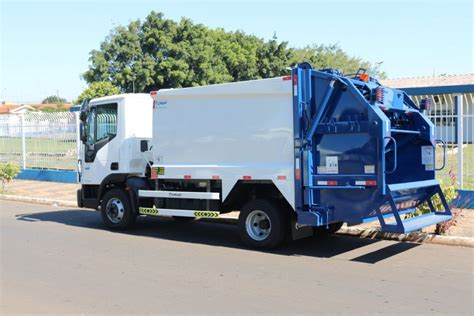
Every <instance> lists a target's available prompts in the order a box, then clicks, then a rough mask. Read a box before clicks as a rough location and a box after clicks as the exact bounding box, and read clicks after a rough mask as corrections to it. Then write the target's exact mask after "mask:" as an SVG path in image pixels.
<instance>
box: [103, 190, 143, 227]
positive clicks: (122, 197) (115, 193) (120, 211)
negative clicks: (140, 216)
mask: <svg viewBox="0 0 474 316" xmlns="http://www.w3.org/2000/svg"><path fill="white" fill-rule="evenodd" d="M100 213H101V215H102V220H103V222H104V223H105V225H106V226H107V227H108V228H110V229H116V230H124V229H127V228H130V227H132V226H133V224H135V221H136V218H137V216H136V214H135V213H134V212H133V210H132V207H131V203H130V197H129V195H128V193H127V192H126V191H124V190H122V189H112V190H110V191H109V192H107V193H106V194H105V195H104V198H103V199H102V204H101V206H100Z"/></svg>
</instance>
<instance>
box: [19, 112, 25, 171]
mask: <svg viewBox="0 0 474 316" xmlns="http://www.w3.org/2000/svg"><path fill="white" fill-rule="evenodd" d="M20 126H21V158H22V167H23V169H26V136H25V114H24V113H22V114H21V115H20Z"/></svg>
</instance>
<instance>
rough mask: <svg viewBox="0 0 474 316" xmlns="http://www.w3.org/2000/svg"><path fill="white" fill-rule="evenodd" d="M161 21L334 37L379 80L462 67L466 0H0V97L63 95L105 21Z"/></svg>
mask: <svg viewBox="0 0 474 316" xmlns="http://www.w3.org/2000/svg"><path fill="white" fill-rule="evenodd" d="M151 10H155V11H161V12H163V13H164V14H165V17H166V18H171V19H174V20H179V19H180V18H181V17H183V16H185V17H189V18H191V19H192V20H193V21H194V22H196V23H203V24H205V25H208V26H210V27H223V28H225V29H226V30H237V29H239V30H243V31H245V32H246V33H251V34H255V35H257V36H259V37H263V38H265V39H269V38H271V37H272V36H273V34H274V33H275V32H276V34H277V36H278V38H279V39H280V40H285V41H288V42H289V44H290V46H294V47H299V46H305V45H308V44H312V43H317V44H332V43H338V44H339V45H340V46H341V47H342V48H343V49H344V50H345V51H347V52H348V53H349V54H351V55H355V56H359V57H362V58H363V59H366V60H368V61H371V62H379V61H383V64H382V66H381V69H382V70H384V71H385V72H386V73H387V74H388V75H389V77H391V78H396V77H413V76H431V75H432V74H433V73H435V74H443V73H446V74H460V73H472V72H474V70H473V53H474V47H473V45H474V44H473V35H474V34H473V33H474V30H473V29H474V25H473V23H474V22H473V4H472V1H470V0H455V1H448V0H446V1H440V0H439V1H437V0H431V1H428V0H424V1H421V0H412V1H408V0H398V1H383V0H378V1H376V0H373V1H371V0H363V1H348V0H345V1H343V0H336V1H328V0H327V1H298V0H296V1H290V0H287V1H275V0H274V1H264V0H262V1H258V0H253V1H248V0H243V1H242V0H241V1H213V0H203V1H189V0H188V1H179V0H175V1H158V0H155V1H143V0H138V1H132V0H129V1H119V0H116V1H112V0H110V1H109V0H96V1H87V0H86V1H66V0H63V1H21V0H16V1H9V0H0V12H1V14H0V19H1V21H0V22H1V23H0V46H1V49H0V59H1V63H0V93H1V94H0V97H1V99H2V100H5V99H6V100H8V101H11V102H25V103H26V102H40V101H41V100H42V99H43V98H44V97H46V96H48V95H51V94H56V93H58V92H59V95H60V96H62V97H65V98H67V99H68V100H71V99H73V98H75V97H77V95H78V94H79V93H80V92H81V91H82V90H83V89H84V88H85V87H86V86H87V84H86V83H85V82H84V81H83V80H82V79H81V77H80V75H81V73H82V72H84V71H85V70H86V69H87V67H88V57H89V52H90V51H91V50H92V49H95V48H98V47H99V45H100V42H101V41H102V40H104V38H105V37H106V36H107V34H108V33H109V31H110V29H111V28H113V27H114V26H115V25H119V24H127V23H128V22H129V21H130V20H135V19H144V17H145V16H146V15H147V14H148V13H149V12H150V11H151Z"/></svg>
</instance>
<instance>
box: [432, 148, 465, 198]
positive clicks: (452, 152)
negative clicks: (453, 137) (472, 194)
mask: <svg viewBox="0 0 474 316" xmlns="http://www.w3.org/2000/svg"><path fill="white" fill-rule="evenodd" d="M458 158H459V154H458V148H457V146H456V147H453V146H449V145H448V146H447V148H446V166H445V167H444V169H443V170H442V171H439V172H438V175H437V176H438V178H439V179H440V180H442V181H443V183H450V182H451V180H450V178H449V170H451V169H452V170H453V172H454V174H455V175H456V178H457V176H458V167H459V164H458ZM442 164H443V149H442V148H441V147H438V148H437V150H436V165H437V166H441V165H442ZM457 181H458V180H457ZM463 182H464V189H466V190H473V189H474V144H466V145H465V146H463Z"/></svg>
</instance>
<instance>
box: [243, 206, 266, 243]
mask: <svg viewBox="0 0 474 316" xmlns="http://www.w3.org/2000/svg"><path fill="white" fill-rule="evenodd" d="M245 229H246V230H247V234H248V235H249V236H250V238H252V239H253V240H256V241H262V240H265V239H267V238H268V236H269V235H270V233H271V231H272V222H271V221H270V217H268V215H267V214H266V213H265V212H262V211H260V210H255V211H252V212H251V213H250V214H249V215H248V216H247V219H246V220H245Z"/></svg>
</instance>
